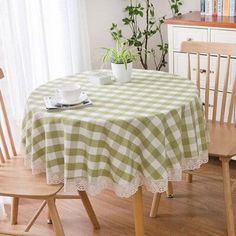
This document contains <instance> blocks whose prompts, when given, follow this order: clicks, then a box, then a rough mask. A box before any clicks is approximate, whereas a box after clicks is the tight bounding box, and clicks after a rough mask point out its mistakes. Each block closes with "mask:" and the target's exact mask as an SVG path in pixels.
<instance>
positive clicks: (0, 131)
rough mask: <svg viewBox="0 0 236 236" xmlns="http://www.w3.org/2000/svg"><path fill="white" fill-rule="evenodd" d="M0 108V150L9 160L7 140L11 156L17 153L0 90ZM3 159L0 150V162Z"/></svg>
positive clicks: (0, 73) (2, 75)
mask: <svg viewBox="0 0 236 236" xmlns="http://www.w3.org/2000/svg"><path fill="white" fill-rule="evenodd" d="M3 78H4V73H3V71H2V69H1V68H0V79H3ZM0 108H1V117H2V119H1V120H0V138H1V143H2V148H3V151H4V153H5V158H6V159H10V157H11V155H10V152H9V148H8V145H7V140H9V146H10V147H11V151H12V156H16V155H17V153H16V148H15V144H14V140H13V137H12V132H11V127H10V123H9V120H8V117H7V112H6V107H5V103H4V100H3V96H2V91H1V90H0ZM4 127H5V131H6V132H4ZM3 159H4V156H3V154H2V151H1V150H0V160H1V161H3Z"/></svg>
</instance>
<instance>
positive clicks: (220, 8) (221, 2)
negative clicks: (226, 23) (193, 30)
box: [217, 0, 223, 16]
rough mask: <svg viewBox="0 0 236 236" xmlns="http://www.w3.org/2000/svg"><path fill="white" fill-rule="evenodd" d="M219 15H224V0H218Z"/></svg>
mask: <svg viewBox="0 0 236 236" xmlns="http://www.w3.org/2000/svg"><path fill="white" fill-rule="evenodd" d="M217 15H218V16H223V0H218V2H217Z"/></svg>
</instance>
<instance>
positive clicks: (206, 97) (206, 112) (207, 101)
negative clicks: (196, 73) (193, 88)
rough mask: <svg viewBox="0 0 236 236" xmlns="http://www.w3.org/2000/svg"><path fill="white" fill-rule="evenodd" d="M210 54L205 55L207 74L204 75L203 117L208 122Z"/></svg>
mask: <svg viewBox="0 0 236 236" xmlns="http://www.w3.org/2000/svg"><path fill="white" fill-rule="evenodd" d="M210 67H211V60H210V54H209V53H208V54H207V74H206V85H205V117H206V120H207V121H208V117H209V91H210V70H211V68H210Z"/></svg>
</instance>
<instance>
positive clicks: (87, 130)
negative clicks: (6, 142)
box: [22, 69, 208, 235]
mask: <svg viewBox="0 0 236 236" xmlns="http://www.w3.org/2000/svg"><path fill="white" fill-rule="evenodd" d="M99 72H103V73H106V74H107V75H111V71H109V70H101V71H99ZM93 73H94V71H88V72H84V73H80V74H76V75H72V76H67V77H63V78H59V79H56V80H52V81H49V82H48V83H47V84H44V85H42V86H40V87H39V88H37V89H36V90H35V91H33V92H32V94H31V95H30V96H29V98H28V101H27V104H26V108H25V116H24V120H23V126H22V131H23V132H22V143H23V145H24V151H25V154H26V158H25V164H26V166H27V167H28V168H31V169H32V172H33V174H38V173H41V172H45V173H46V176H47V181H48V184H57V183H64V190H65V191H74V190H79V191H86V192H87V193H88V194H90V195H97V194H99V193H100V192H101V191H102V190H104V189H109V190H111V191H113V192H114V193H115V194H116V195H117V196H118V197H125V198H128V197H131V196H133V201H134V216H135V230H136V235H144V225H143V212H142V187H145V188H146V189H147V190H148V191H151V192H152V193H157V192H164V191H166V189H167V186H168V181H180V180H181V179H182V171H184V170H193V169H198V168H200V166H201V164H203V163H206V162H207V161H208V151H207V143H208V139H207V131H206V123H205V119H204V111H203V106H202V102H201V100H200V98H199V96H198V90H197V87H196V85H195V84H194V83H193V82H192V81H189V80H187V79H186V78H182V77H178V76H175V75H171V74H168V73H165V72H157V71H148V70H136V69H134V70H133V72H132V80H131V81H130V82H128V83H124V84H120V83H116V82H112V83H111V84H107V85H100V86H95V85H94V84H93V83H92V82H91V80H89V78H90V77H91V75H92V74H93ZM73 84H74V85H75V84H76V85H78V84H79V85H80V86H81V88H82V91H83V92H86V93H87V95H88V97H89V99H90V100H91V101H92V105H90V106H82V107H76V108H72V107H70V108H68V109H58V110H52V111H48V110H46V108H45V104H44V97H47V96H54V95H55V93H56V90H57V89H59V88H61V87H63V86H67V85H70V86H71V85H73Z"/></svg>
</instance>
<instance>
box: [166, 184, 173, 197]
mask: <svg viewBox="0 0 236 236" xmlns="http://www.w3.org/2000/svg"><path fill="white" fill-rule="evenodd" d="M166 196H167V197H168V198H173V197H174V190H173V184H172V182H170V181H168V187H167V190H166Z"/></svg>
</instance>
